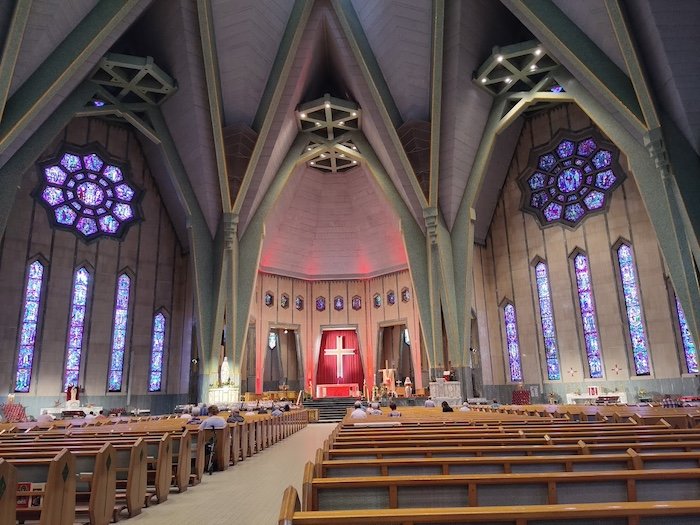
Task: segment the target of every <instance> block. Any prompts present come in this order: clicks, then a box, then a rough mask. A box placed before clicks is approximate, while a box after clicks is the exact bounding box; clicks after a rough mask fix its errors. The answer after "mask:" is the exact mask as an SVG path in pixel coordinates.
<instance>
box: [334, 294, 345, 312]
mask: <svg viewBox="0 0 700 525" xmlns="http://www.w3.org/2000/svg"><path fill="white" fill-rule="evenodd" d="M333 308H334V309H335V310H336V311H338V312H340V311H341V310H342V309H343V308H345V299H343V298H342V297H341V296H340V295H336V296H335V297H334V298H333Z"/></svg>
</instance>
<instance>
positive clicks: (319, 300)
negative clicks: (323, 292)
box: [316, 297, 326, 312]
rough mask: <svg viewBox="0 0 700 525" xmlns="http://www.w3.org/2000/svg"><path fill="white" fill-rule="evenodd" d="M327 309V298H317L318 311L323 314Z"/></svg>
mask: <svg viewBox="0 0 700 525" xmlns="http://www.w3.org/2000/svg"><path fill="white" fill-rule="evenodd" d="M325 309H326V298H325V297H316V310H318V311H319V312H323V311H324V310H325Z"/></svg>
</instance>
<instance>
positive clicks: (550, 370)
mask: <svg viewBox="0 0 700 525" xmlns="http://www.w3.org/2000/svg"><path fill="white" fill-rule="evenodd" d="M535 279H536V281H537V296H538V297H539V302H540V323H541V324H542V337H543V338H544V357H545V360H546V362H547V379H549V380H551V381H553V380H556V379H561V370H560V368H559V350H558V348H557V334H556V331H555V329H554V309H553V308H552V295H551V292H550V288H549V272H548V271H547V265H546V264H545V263H544V262H539V263H537V265H536V266H535Z"/></svg>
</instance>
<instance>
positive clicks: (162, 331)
mask: <svg viewBox="0 0 700 525" xmlns="http://www.w3.org/2000/svg"><path fill="white" fill-rule="evenodd" d="M168 317H169V315H168V313H167V312H166V310H165V309H164V308H159V309H158V310H156V313H155V315H154V316H153V330H152V337H151V360H150V366H149V371H148V391H149V392H161V391H162V390H163V363H164V362H165V359H164V356H165V349H166V348H167V344H166V333H167V332H166V327H167V323H168Z"/></svg>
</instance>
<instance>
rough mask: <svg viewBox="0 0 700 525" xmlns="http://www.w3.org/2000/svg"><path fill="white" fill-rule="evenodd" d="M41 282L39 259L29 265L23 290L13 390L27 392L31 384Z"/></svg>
mask: <svg viewBox="0 0 700 525" xmlns="http://www.w3.org/2000/svg"><path fill="white" fill-rule="evenodd" d="M43 282H44V265H43V264H41V263H40V262H39V261H34V262H33V263H31V264H30V265H29V272H28V274H27V287H26V289H25V291H24V310H23V312H22V325H21V328H20V336H19V352H18V353H17V376H16V378H15V392H29V387H30V385H31V381H32V365H33V363H34V346H35V342H36V331H37V324H38V322H39V305H40V304H41V287H42V283H43Z"/></svg>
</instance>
